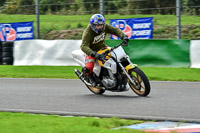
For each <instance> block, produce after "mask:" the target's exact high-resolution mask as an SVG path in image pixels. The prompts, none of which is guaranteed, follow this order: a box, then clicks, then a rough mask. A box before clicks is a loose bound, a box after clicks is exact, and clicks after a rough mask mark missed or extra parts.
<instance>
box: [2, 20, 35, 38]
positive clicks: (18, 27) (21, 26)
mask: <svg viewBox="0 0 200 133" xmlns="http://www.w3.org/2000/svg"><path fill="white" fill-rule="evenodd" d="M33 38H34V34H33V22H20V23H0V41H19V40H30V39H33Z"/></svg>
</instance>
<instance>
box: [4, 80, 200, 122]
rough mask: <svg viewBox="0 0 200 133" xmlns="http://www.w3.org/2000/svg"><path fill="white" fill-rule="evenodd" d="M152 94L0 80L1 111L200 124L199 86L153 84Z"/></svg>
mask: <svg viewBox="0 0 200 133" xmlns="http://www.w3.org/2000/svg"><path fill="white" fill-rule="evenodd" d="M151 88H152V89H151V93H150V95H149V96H147V97H139V96H137V95H136V94H135V93H134V92H133V91H132V90H129V91H127V92H120V93H117V92H109V91H106V92H105V93H104V94H103V95H94V94H92V93H91V92H90V91H89V90H88V89H87V88H86V87H85V86H84V84H83V83H82V82H81V81H79V80H72V79H71V80H67V79H8V78H0V111H10V112H28V113H39V114H40V113H42V114H57V115H70V116H96V117H120V118H127V119H142V120H171V121H186V122H198V123H200V82H174V81H173V82H168V81H165V82H164V81H161V82H160V81H151Z"/></svg>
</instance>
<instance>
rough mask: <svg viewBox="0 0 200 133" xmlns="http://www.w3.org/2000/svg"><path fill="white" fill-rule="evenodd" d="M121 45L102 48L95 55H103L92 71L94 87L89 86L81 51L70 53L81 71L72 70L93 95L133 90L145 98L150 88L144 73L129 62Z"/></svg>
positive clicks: (83, 55)
mask: <svg viewBox="0 0 200 133" xmlns="http://www.w3.org/2000/svg"><path fill="white" fill-rule="evenodd" d="M121 45H122V43H120V44H119V45H118V46H115V47H114V48H110V47H107V48H104V49H101V50H99V51H98V52H97V53H98V54H102V55H104V58H103V59H102V60H97V61H96V63H95V66H94V69H93V79H94V80H95V82H96V86H93V85H92V84H91V80H90V78H89V77H88V76H87V75H86V74H85V72H84V71H85V56H86V55H85V54H84V53H83V52H82V51H81V50H75V51H73V52H72V56H73V59H74V60H75V61H76V62H77V63H79V64H80V65H81V66H82V71H81V72H80V71H79V70H78V69H74V71H75V73H76V75H77V76H78V77H79V79H80V80H81V81H83V83H84V84H85V85H86V86H87V87H88V89H89V90H90V91H91V92H93V93H94V94H103V93H104V92H105V91H112V92H123V91H128V90H129V89H131V90H133V91H134V92H135V93H136V94H137V95H139V96H147V95H149V93H150V90H151V87H150V83H149V80H148V78H147V76H146V75H145V74H144V72H143V71H142V70H141V69H140V68H138V67H137V65H136V64H133V63H132V62H131V61H130V58H129V56H128V55H127V54H126V53H125V52H124V50H123V48H122V46H121Z"/></svg>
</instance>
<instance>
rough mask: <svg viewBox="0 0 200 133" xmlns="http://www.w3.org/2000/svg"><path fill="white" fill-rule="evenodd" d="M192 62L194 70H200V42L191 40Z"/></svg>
mask: <svg viewBox="0 0 200 133" xmlns="http://www.w3.org/2000/svg"><path fill="white" fill-rule="evenodd" d="M190 62H191V67H192V68H200V40H191V43H190Z"/></svg>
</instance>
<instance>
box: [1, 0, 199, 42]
mask: <svg viewBox="0 0 200 133" xmlns="http://www.w3.org/2000/svg"><path fill="white" fill-rule="evenodd" d="M133 1H137V0H129V1H128V2H129V3H128V4H130V3H131V2H133ZM138 1H146V0H138ZM104 2H105V1H104V0H99V1H95V2H85V4H97V6H98V7H96V9H95V10H86V9H81V8H79V9H78V8H76V7H78V5H77V3H65V4H59V3H58V4H51V3H48V4H41V3H40V2H39V0H35V4H34V5H23V6H21V7H19V8H18V9H15V10H14V9H13V8H12V7H10V9H12V10H13V12H12V10H10V11H11V12H10V13H7V14H15V13H17V14H21V15H27V16H28V15H30V14H35V18H34V20H33V21H34V23H35V29H36V30H35V35H36V38H42V39H46V37H45V34H48V33H49V32H50V31H52V30H55V31H59V30H70V29H72V31H70V32H68V33H67V34H70V33H71V32H73V31H75V30H74V29H77V28H78V29H84V28H85V27H86V24H85V23H89V17H90V16H91V15H92V14H94V13H101V14H104V16H105V18H108V19H110V18H112V19H113V18H114V17H115V16H116V15H115V14H118V16H117V19H120V18H123V19H124V17H126V14H129V16H128V17H133V18H136V17H142V16H144V17H151V16H153V17H154V35H153V38H154V39H200V30H199V29H200V24H198V23H196V24H187V23H184V19H185V18H187V17H188V18H189V17H192V16H191V14H192V12H194V11H193V10H191V9H188V6H187V7H186V6H183V5H181V3H180V0H176V5H173V6H169V7H153V8H145V7H144V8H140V9H138V8H137V9H135V8H121V9H113V8H112V9H108V8H107V7H106V5H105V4H104ZM106 2H109V1H106ZM111 2H113V1H111ZM115 2H119V1H117V0H116V1H115ZM78 4H84V3H83V2H80V3H78ZM118 4H123V3H118ZM11 5H12V4H11ZM67 7H74V10H68V9H67ZM191 7H192V6H191ZM193 7H200V5H199V6H198V5H196V6H193ZM41 8H42V9H44V8H45V9H46V12H41V10H40V9H41ZM52 9H54V11H52ZM169 10H170V12H171V13H170V14H166V15H159V13H158V12H160V13H162V12H165V11H169ZM186 10H191V11H189V12H190V13H186ZM0 11H1V8H0ZM18 11H20V13H19V12H18ZM23 11H24V12H23ZM143 11H145V12H146V13H147V14H144V13H142V12H143ZM148 12H151V13H148ZM154 12H155V13H154ZM3 13H6V12H3ZM44 14H49V15H53V16H55V15H56V16H58V17H59V16H60V17H62V16H75V17H76V16H77V17H79V16H81V18H79V19H78V18H77V19H71V18H70V17H68V18H67V20H66V18H65V19H58V20H56V22H55V21H54V22H52V23H54V24H51V25H52V26H51V28H50V29H47V30H46V32H41V29H43V28H44V27H45V23H50V22H51V20H48V19H44V18H43V17H44V16H41V15H44ZM194 16H197V15H194ZM160 17H162V18H160ZM167 17H169V18H171V19H170V20H168V19H167ZM163 18H164V19H165V18H166V21H168V22H165V23H163V24H161V23H159V21H161V20H160V19H163ZM108 19H107V23H109V20H108ZM197 19H198V17H197ZM22 21H23V20H22ZM162 21H163V20H162ZM199 22H200V21H199ZM0 23H1V20H0ZM72 23H76V25H77V26H75V27H74V26H71V25H72ZM168 23H169V24H168ZM54 25H55V26H54ZM57 25H66V26H65V27H64V28H63V27H60V28H59V26H57ZM46 28H47V27H46ZM78 31H79V32H82V30H78ZM58 33H59V32H55V34H58ZM52 34H53V33H52ZM80 38H81V35H80V34H79V37H78V38H76V39H80ZM54 39H55V38H54ZM57 39H60V38H59V36H58V37H57Z"/></svg>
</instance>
